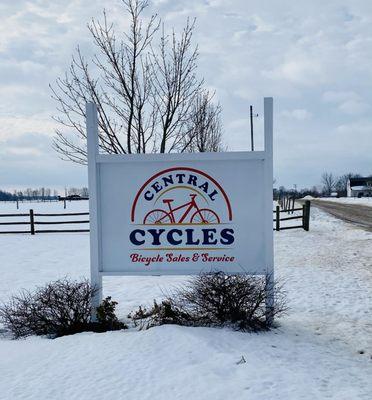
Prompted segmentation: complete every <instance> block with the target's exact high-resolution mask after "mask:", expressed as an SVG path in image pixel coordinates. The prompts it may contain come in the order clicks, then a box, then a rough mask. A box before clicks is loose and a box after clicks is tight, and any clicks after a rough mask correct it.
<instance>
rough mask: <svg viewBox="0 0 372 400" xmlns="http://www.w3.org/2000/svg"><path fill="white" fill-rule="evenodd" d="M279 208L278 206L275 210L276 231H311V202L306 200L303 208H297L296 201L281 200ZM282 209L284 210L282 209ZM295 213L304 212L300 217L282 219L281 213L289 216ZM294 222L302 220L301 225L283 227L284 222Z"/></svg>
mask: <svg viewBox="0 0 372 400" xmlns="http://www.w3.org/2000/svg"><path fill="white" fill-rule="evenodd" d="M279 204H280V205H278V206H276V208H275V210H274V211H273V212H274V213H275V218H274V219H273V221H274V222H275V228H274V229H275V230H276V231H282V230H284V229H298V228H302V229H304V230H305V231H308V230H309V229H310V206H311V204H310V200H306V201H305V203H304V204H303V205H302V207H299V208H295V199H294V198H283V199H281V200H279ZM281 208H282V209H281ZM295 211H302V213H301V214H300V215H294V216H291V217H282V218H281V213H287V214H288V215H291V214H294V212H295ZM293 220H301V224H300V225H289V226H282V225H281V222H282V221H293Z"/></svg>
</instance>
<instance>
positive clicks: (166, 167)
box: [87, 98, 273, 284]
mask: <svg viewBox="0 0 372 400" xmlns="http://www.w3.org/2000/svg"><path fill="white" fill-rule="evenodd" d="M264 105H265V111H264V113H265V151H254V152H227V153H182V154H134V155H107V154H99V152H98V130H97V114H96V109H95V105H94V104H92V103H88V104H87V127H88V170H89V193H90V221H91V223H90V229H91V269H92V281H93V282H96V283H98V284H100V283H101V278H102V276H103V275H159V274H161V275H169V274H179V275H190V274H199V273H200V272H208V271H211V270H223V271H225V272H226V273H228V274H242V273H248V274H259V275H269V274H270V275H272V272H273V240H272V235H273V228H272V219H273V213H272V182H273V175H272V99H271V98H266V99H265V104H264Z"/></svg>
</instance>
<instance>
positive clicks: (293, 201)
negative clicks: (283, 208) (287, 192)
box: [292, 197, 295, 214]
mask: <svg viewBox="0 0 372 400" xmlns="http://www.w3.org/2000/svg"><path fill="white" fill-rule="evenodd" d="M294 208H295V198H294V197H293V199H292V214H294Z"/></svg>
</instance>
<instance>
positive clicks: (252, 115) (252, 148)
mask: <svg viewBox="0 0 372 400" xmlns="http://www.w3.org/2000/svg"><path fill="white" fill-rule="evenodd" d="M249 108H250V119H251V150H252V151H254V140H253V117H258V114H253V106H250V107H249Z"/></svg>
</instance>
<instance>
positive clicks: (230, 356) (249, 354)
mask: <svg viewBox="0 0 372 400" xmlns="http://www.w3.org/2000/svg"><path fill="white" fill-rule="evenodd" d="M51 204H54V206H52V205H51V206H49V205H48V204H40V203H39V205H37V204H33V205H32V206H33V207H29V204H27V206H26V208H34V209H38V208H37V207H39V209H40V211H41V210H46V208H45V207H51V208H50V209H49V210H48V211H51V210H52V209H53V207H54V208H55V207H56V206H58V207H59V208H58V211H60V212H63V207H62V206H61V204H59V205H58V203H51ZM5 207H9V205H6V206H4V204H0V213H4V212H8V211H9V210H8V209H7V210H5ZM10 207H14V209H15V206H14V204H13V206H10ZM76 207H79V210H80V211H82V210H86V209H87V205H86V204H85V208H84V203H83V202H76V203H71V204H70V205H69V204H68V205H67V210H66V211H71V212H72V211H76ZM11 211H14V210H11ZM55 211H57V210H55ZM19 212H21V210H19ZM311 212H312V216H311V223H310V232H305V231H303V230H289V231H281V232H275V262H276V274H277V276H279V277H280V278H282V279H285V280H286V287H287V291H288V298H289V306H290V308H291V310H290V312H289V314H288V316H286V317H285V318H283V319H282V320H281V326H280V328H279V329H277V330H274V331H272V332H269V333H264V334H248V333H241V332H234V331H231V330H228V329H211V328H185V327H178V326H162V327H157V328H153V329H150V330H148V331H144V332H138V331H136V330H135V329H130V330H127V331H121V332H109V333H104V334H93V333H84V334H79V335H73V336H69V337H63V338H59V339H55V340H49V339H44V338H37V337H30V338H27V339H25V340H17V341H15V340H10V339H9V338H7V337H5V336H4V337H3V338H1V339H0V399H1V400H3V399H4V400H18V399H35V400H36V399H37V400H44V399H45V400H54V399H55V400H64V399H66V400H67V399H76V400H85V399H89V400H95V399H100V400H102V399H107V400H112V399H126V400H138V399H143V400H147V399H153V400H183V399H187V400H189V399H195V400H209V399H211V400H212V399H213V400H220V399H221V400H222V399H224V400H225V399H228V400H230V399H252V400H260V399H265V400H267V399H280V400H300V399H309V400H310V399H311V400H314V399H335V400H354V399H355V400H359V399H370V398H371V392H372V383H371V382H372V379H371V376H372V304H371V296H372V233H368V232H365V231H363V230H361V229H358V228H354V227H353V226H352V225H349V224H345V223H343V222H342V221H339V220H336V219H334V218H333V217H331V216H328V215H327V214H325V213H323V212H322V211H320V210H318V209H316V208H313V209H312V210H311ZM0 246H1V247H0V249H1V251H0V272H1V279H0V300H2V301H4V300H6V299H7V298H8V296H9V295H10V294H12V293H14V292H16V291H17V290H19V289H21V288H27V289H32V288H33V287H35V286H36V285H42V284H44V283H45V282H48V281H50V280H53V279H57V278H60V277H63V276H66V275H68V276H71V277H73V278H79V277H83V276H89V258H88V254H89V253H88V248H89V236H88V234H39V235H35V236H31V235H2V236H0ZM183 280H184V278H183V277H125V278H118V277H110V278H106V279H104V295H111V296H113V298H114V299H116V300H118V301H119V303H120V308H119V313H120V316H121V317H122V318H124V319H125V318H126V315H127V313H128V311H130V310H133V309H134V308H136V307H137V306H138V305H139V304H148V303H150V302H151V301H152V299H153V298H158V297H161V293H162V292H164V291H167V290H169V289H170V288H171V287H172V286H174V285H177V283H180V282H182V281H183ZM242 356H244V358H245V360H246V362H245V363H239V360H240V359H241V357H242Z"/></svg>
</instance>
